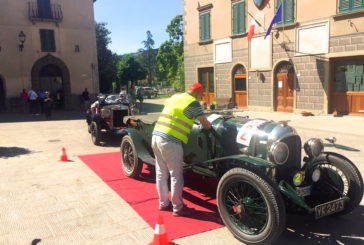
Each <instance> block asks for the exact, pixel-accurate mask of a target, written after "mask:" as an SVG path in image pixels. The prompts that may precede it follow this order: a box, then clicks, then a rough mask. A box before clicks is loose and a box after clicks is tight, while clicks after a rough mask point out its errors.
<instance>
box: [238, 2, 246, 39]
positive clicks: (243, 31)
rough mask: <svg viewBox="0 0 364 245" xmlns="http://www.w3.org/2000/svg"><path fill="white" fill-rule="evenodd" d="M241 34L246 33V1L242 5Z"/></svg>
mask: <svg viewBox="0 0 364 245" xmlns="http://www.w3.org/2000/svg"><path fill="white" fill-rule="evenodd" d="M239 12H240V22H239V23H240V28H239V31H240V33H245V1H244V2H242V3H241V4H240V11H239Z"/></svg>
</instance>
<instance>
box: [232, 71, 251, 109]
mask: <svg viewBox="0 0 364 245" xmlns="http://www.w3.org/2000/svg"><path fill="white" fill-rule="evenodd" d="M246 87H247V86H246V70H245V68H244V66H243V65H241V64H238V65H236V66H235V67H234V69H233V74H232V88H233V94H232V96H233V101H234V102H235V105H236V106H237V107H238V108H246V107H247V97H248V94H247V89H246Z"/></svg>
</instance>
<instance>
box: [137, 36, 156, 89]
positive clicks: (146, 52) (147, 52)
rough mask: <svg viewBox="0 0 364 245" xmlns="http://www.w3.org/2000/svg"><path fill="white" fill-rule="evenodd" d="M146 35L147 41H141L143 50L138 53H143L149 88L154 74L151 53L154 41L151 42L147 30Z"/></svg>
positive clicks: (153, 58) (153, 60)
mask: <svg viewBox="0 0 364 245" xmlns="http://www.w3.org/2000/svg"><path fill="white" fill-rule="evenodd" d="M146 34H147V39H146V40H144V41H142V43H143V45H144V49H141V50H140V51H142V52H143V63H144V65H145V68H146V69H147V72H148V76H147V78H148V84H149V86H151V85H152V81H153V79H154V73H155V55H154V52H153V48H154V40H153V35H152V33H151V32H150V31H149V30H148V31H147V33H146Z"/></svg>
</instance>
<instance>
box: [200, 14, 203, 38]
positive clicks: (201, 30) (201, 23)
mask: <svg viewBox="0 0 364 245" xmlns="http://www.w3.org/2000/svg"><path fill="white" fill-rule="evenodd" d="M203 21H204V16H203V15H202V14H200V41H201V40H203V37H204V33H203V30H204V27H203Z"/></svg>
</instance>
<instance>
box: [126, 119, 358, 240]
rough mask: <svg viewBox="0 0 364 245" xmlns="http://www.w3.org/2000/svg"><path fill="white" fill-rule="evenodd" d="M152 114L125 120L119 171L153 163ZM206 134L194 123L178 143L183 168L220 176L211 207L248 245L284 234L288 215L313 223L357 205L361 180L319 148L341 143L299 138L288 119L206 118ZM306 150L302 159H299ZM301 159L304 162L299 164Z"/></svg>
mask: <svg viewBox="0 0 364 245" xmlns="http://www.w3.org/2000/svg"><path fill="white" fill-rule="evenodd" d="M158 116H159V115H158V114H154V115H142V116H135V117H130V116H129V117H124V124H125V125H127V126H128V127H127V128H125V129H124V130H122V140H121V146H120V153H121V161H122V162H121V164H122V169H123V171H124V173H125V174H126V175H127V176H129V177H132V178H136V177H138V176H139V174H140V172H141V170H142V166H143V164H144V163H145V164H148V165H154V164H155V160H154V155H153V151H152V148H151V137H152V131H153V128H154V125H155V123H156V120H157V118H158ZM208 120H209V121H210V122H211V123H212V129H211V130H209V131H206V130H201V125H200V124H199V123H198V122H197V121H196V123H195V124H194V126H193V128H192V132H191V135H190V138H189V141H188V144H187V145H184V169H185V170H186V171H193V172H195V173H198V174H201V175H203V176H207V177H213V178H219V184H218V187H217V195H216V196H217V205H218V210H219V213H220V216H221V218H222V220H223V222H224V224H225V225H226V227H227V228H228V229H229V230H230V232H231V233H232V234H233V235H234V236H235V237H236V238H237V239H238V240H240V241H241V242H244V243H246V244H269V243H271V242H273V241H275V240H276V239H277V238H278V237H279V235H280V234H281V232H282V231H283V230H284V229H285V219H286V210H295V211H300V212H302V213H303V214H305V215H313V216H315V217H316V218H317V219H318V218H322V217H324V216H327V215H332V214H336V215H344V214H347V213H349V212H350V211H352V210H353V209H355V208H356V207H358V205H359V204H360V202H361V199H362V197H363V179H362V176H361V174H360V172H359V171H358V169H357V167H356V166H355V165H354V163H353V162H351V161H350V160H349V159H348V158H346V157H345V156H343V155H341V154H338V153H335V152H330V151H325V149H324V148H325V147H326V148H329V147H335V148H339V149H343V150H348V151H357V150H356V149H353V148H351V147H348V146H344V145H339V144H337V143H336V142H335V141H336V139H335V138H334V137H329V138H327V139H326V140H327V141H328V143H327V144H324V143H323V141H322V140H321V139H319V138H315V137H313V138H311V139H309V140H307V141H306V142H304V143H303V144H302V143H301V137H300V136H299V135H298V134H297V132H296V130H295V129H294V128H292V127H291V126H289V125H288V123H287V121H280V122H273V121H268V120H264V119H249V118H248V117H235V116H230V115H224V114H211V115H209V116H208ZM302 147H303V148H304V152H305V156H304V157H303V158H302V157H301V149H302ZM302 159H303V160H302Z"/></svg>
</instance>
